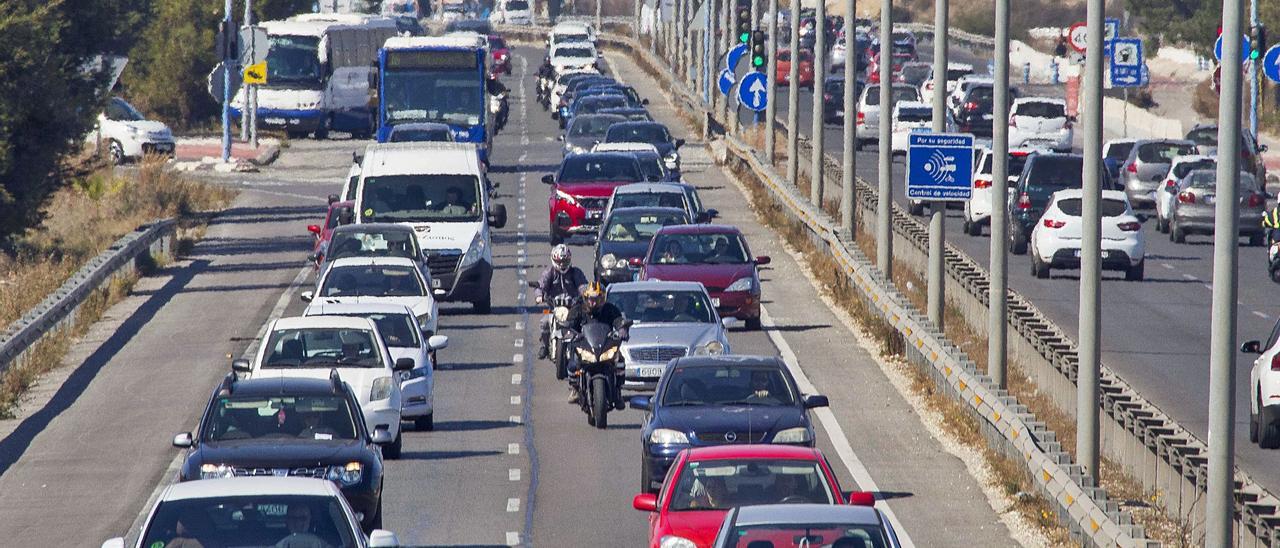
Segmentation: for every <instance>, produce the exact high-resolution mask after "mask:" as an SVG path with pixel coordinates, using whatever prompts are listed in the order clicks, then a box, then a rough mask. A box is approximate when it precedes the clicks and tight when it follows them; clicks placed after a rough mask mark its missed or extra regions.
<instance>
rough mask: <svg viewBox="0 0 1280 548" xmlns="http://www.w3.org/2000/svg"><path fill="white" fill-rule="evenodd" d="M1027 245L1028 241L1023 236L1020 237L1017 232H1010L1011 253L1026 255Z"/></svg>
mask: <svg viewBox="0 0 1280 548" xmlns="http://www.w3.org/2000/svg"><path fill="white" fill-rule="evenodd" d="M1027 244H1028V242H1027V240H1025V239H1023V238H1022V236H1020V235H1018V233H1017V232H1015V231H1010V232H1009V252H1010V253H1013V254H1014V255H1026V254H1027Z"/></svg>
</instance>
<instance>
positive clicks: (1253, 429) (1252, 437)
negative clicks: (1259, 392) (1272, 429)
mask: <svg viewBox="0 0 1280 548" xmlns="http://www.w3.org/2000/svg"><path fill="white" fill-rule="evenodd" d="M1257 404H1258V409H1262V400H1261V399H1257ZM1249 441H1250V442H1252V443H1258V414H1257V413H1254V412H1253V410H1252V409H1250V410H1249Z"/></svg>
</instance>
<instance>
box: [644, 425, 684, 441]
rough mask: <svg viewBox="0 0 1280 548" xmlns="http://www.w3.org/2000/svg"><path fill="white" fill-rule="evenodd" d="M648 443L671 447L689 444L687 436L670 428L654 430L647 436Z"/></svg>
mask: <svg viewBox="0 0 1280 548" xmlns="http://www.w3.org/2000/svg"><path fill="white" fill-rule="evenodd" d="M649 443H656V444H658V445H672V444H679V443H689V436H686V435H685V434H684V432H681V431H679V430H672V429H670V428H655V429H653V433H651V434H649Z"/></svg>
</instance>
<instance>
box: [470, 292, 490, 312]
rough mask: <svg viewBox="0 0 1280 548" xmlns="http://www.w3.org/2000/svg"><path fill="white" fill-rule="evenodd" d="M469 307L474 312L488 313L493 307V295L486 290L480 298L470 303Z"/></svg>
mask: <svg viewBox="0 0 1280 548" xmlns="http://www.w3.org/2000/svg"><path fill="white" fill-rule="evenodd" d="M471 308H472V309H473V310H475V312H476V314H488V313H489V311H490V310H492V309H493V297H492V296H491V295H490V294H489V293H488V292H486V293H485V294H484V296H483V297H480V300H478V301H474V302H472V303H471Z"/></svg>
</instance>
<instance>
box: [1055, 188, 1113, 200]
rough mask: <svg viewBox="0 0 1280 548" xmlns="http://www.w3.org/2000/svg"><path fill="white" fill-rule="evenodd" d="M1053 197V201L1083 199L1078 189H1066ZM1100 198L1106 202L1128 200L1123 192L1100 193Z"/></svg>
mask: <svg viewBox="0 0 1280 548" xmlns="http://www.w3.org/2000/svg"><path fill="white" fill-rule="evenodd" d="M1053 196H1054V199H1057V200H1068V199H1071V198H1079V199H1083V198H1084V190H1083V189H1079V188H1068V189H1064V190H1059V191H1057V192H1054V193H1053ZM1102 197H1103V198H1104V199H1107V200H1120V201H1127V200H1128V198H1126V196H1125V193H1124V191H1123V190H1104V191H1102Z"/></svg>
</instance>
